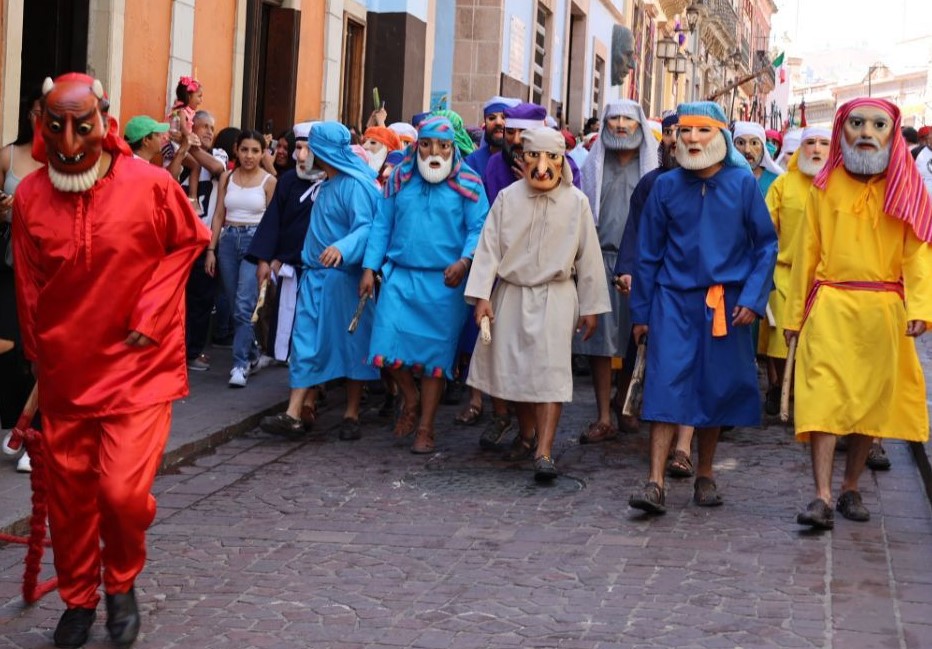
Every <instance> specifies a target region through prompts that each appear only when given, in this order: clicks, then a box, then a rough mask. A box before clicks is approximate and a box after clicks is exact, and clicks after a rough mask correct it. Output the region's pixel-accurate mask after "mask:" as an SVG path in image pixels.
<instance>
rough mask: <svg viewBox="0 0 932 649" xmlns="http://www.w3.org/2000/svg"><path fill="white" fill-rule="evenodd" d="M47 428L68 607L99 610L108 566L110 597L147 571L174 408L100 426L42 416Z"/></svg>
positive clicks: (53, 525) (57, 547)
mask: <svg viewBox="0 0 932 649" xmlns="http://www.w3.org/2000/svg"><path fill="white" fill-rule="evenodd" d="M42 425H43V430H42V439H43V449H44V451H45V457H46V465H47V467H48V472H47V475H48V481H49V528H50V531H51V536H52V548H53V550H54V551H55V571H56V573H57V574H58V591H59V594H60V595H61V598H62V600H64V602H65V604H66V605H67V606H68V607H69V608H73V607H82V608H95V607H96V606H97V602H99V601H100V594H99V593H98V592H97V591H98V587H99V586H100V581H101V564H103V583H104V589H105V591H106V592H107V593H109V594H117V593H125V592H127V591H128V590H129V589H130V588H132V586H133V582H134V581H135V579H136V576H137V575H138V574H139V573H140V572H141V571H142V568H143V565H144V564H145V560H146V530H147V529H148V528H149V525H151V524H152V521H153V519H154V518H155V498H154V497H153V496H152V494H151V493H150V491H151V489H152V483H153V482H154V480H155V473H156V471H157V470H158V468H159V464H160V463H161V460H162V451H163V450H164V449H165V443H166V442H167V441H168V433H169V429H170V427H171V403H162V404H158V405H155V406H150V407H148V408H146V409H145V410H139V411H137V412H133V413H129V414H122V415H113V416H107V417H99V418H94V419H57V418H50V417H45V416H43V417H42ZM101 542H102V544H103V547H101Z"/></svg>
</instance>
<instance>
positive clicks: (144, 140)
mask: <svg viewBox="0 0 932 649" xmlns="http://www.w3.org/2000/svg"><path fill="white" fill-rule="evenodd" d="M167 132H168V124H167V123H162V122H157V121H155V120H154V119H152V118H151V117H149V116H148V115H137V116H136V117H133V118H132V119H130V120H129V121H128V122H126V130H125V131H124V136H125V137H126V141H127V142H129V148H130V149H132V150H133V156H134V157H136V158H140V159H142V160H145V161H146V162H152V158H153V157H155V154H157V153H159V151H160V150H161V148H162V141H163V140H164V137H163V136H162V134H163V133H167Z"/></svg>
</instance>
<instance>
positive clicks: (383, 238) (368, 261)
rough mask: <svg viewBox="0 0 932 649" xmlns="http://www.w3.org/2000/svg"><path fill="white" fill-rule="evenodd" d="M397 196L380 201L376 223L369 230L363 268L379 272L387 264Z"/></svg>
mask: <svg viewBox="0 0 932 649" xmlns="http://www.w3.org/2000/svg"><path fill="white" fill-rule="evenodd" d="M395 196H397V194H393V195H392V196H390V197H388V198H382V199H381V200H379V208H378V210H377V212H376V215H375V222H374V223H373V224H372V229H371V230H369V241H368V243H366V254H365V256H364V257H363V260H362V267H363V268H369V269H371V270H374V271H378V270H379V269H380V268H382V264H384V263H385V255H386V254H387V253H388V244H389V242H391V240H392V230H393V229H394V225H395Z"/></svg>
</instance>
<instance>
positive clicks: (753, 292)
mask: <svg viewBox="0 0 932 649" xmlns="http://www.w3.org/2000/svg"><path fill="white" fill-rule="evenodd" d="M749 188H750V190H749ZM742 193H743V194H745V200H747V194H750V195H751V197H750V201H749V202H750V206H749V207H748V208H747V209H746V210H745V215H744V222H745V226H746V227H747V232H748V238H749V239H750V241H751V245H752V246H753V248H754V249H753V252H752V253H751V257H752V261H751V264H752V266H751V272H750V274H749V275H748V278H747V280H746V281H745V282H744V287H743V288H742V289H741V294H740V295H739V296H738V306H743V307H747V308H749V309H751V310H752V311H753V312H754V313H756V314H757V315H759V316H761V317H763V316H764V315H765V313H766V311H767V300H768V299H769V298H770V291H771V290H772V289H773V270H774V266H775V265H776V263H777V231H776V230H775V229H774V227H773V221H772V220H771V218H770V211H769V210H768V209H767V204H766V203H765V202H764V198H763V197H762V196H761V193H760V190H759V189H758V188H757V182H756V181H755V182H753V183H751V182H745V184H744V187H743V192H742Z"/></svg>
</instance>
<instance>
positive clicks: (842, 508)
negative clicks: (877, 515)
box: [835, 491, 871, 523]
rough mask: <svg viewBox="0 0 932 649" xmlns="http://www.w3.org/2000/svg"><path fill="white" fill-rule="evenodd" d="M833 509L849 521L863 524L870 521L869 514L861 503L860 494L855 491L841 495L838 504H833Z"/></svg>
mask: <svg viewBox="0 0 932 649" xmlns="http://www.w3.org/2000/svg"><path fill="white" fill-rule="evenodd" d="M835 509H837V510H838V513H839V514H841V515H842V516H844V517H845V518H847V519H848V520H849V521H857V522H859V523H863V522H865V521H869V520H870V519H871V513H870V512H869V511H867V507H865V506H864V503H862V502H861V494H860V493H858V492H857V491H846V492H845V493H843V494H841V497H840V498H839V499H838V502H837V503H835Z"/></svg>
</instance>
